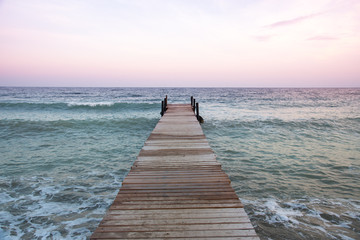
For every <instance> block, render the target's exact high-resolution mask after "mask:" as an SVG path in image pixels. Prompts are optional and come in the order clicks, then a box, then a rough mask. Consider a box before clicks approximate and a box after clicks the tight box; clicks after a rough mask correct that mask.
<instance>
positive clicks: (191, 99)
mask: <svg viewBox="0 0 360 240" xmlns="http://www.w3.org/2000/svg"><path fill="white" fill-rule="evenodd" d="M193 100H194V97H193V96H191V97H190V102H191V108H193Z"/></svg>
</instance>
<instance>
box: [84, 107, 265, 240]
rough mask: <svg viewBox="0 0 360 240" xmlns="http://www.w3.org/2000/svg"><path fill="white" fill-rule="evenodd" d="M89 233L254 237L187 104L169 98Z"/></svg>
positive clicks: (109, 236)
mask: <svg viewBox="0 0 360 240" xmlns="http://www.w3.org/2000/svg"><path fill="white" fill-rule="evenodd" d="M90 239H93V240H94V239H246V240H255V239H256V240H258V239H259V238H258V237H257V235H256V233H255V231H254V229H253V227H252V225H251V223H250V220H249V218H248V216H247V214H246V213H245V211H244V209H243V205H242V204H241V202H240V200H239V198H238V197H237V195H236V194H235V192H234V190H233V189H232V187H231V186H230V180H229V177H228V175H227V174H226V173H225V172H223V171H222V170H221V165H220V163H219V162H218V161H217V160H216V156H215V154H214V152H213V151H212V149H211V148H210V146H209V144H208V142H207V140H206V138H205V136H204V134H203V132H202V129H201V126H200V125H199V123H198V121H197V120H196V118H195V116H194V112H193V111H192V109H191V106H190V105H181V104H175V105H174V104H169V105H168V110H167V111H166V113H165V114H164V116H163V117H162V118H161V119H160V121H159V123H158V124H157V125H156V127H155V128H154V130H153V132H152V134H151V135H150V136H149V138H148V139H147V141H146V142H145V144H144V147H143V148H142V150H141V151H140V153H139V155H138V157H137V159H136V161H135V162H134V164H133V166H132V167H131V170H130V172H129V173H128V174H127V176H126V177H125V179H124V180H123V183H122V187H121V189H120V190H119V193H118V194H117V196H116V198H115V200H114V202H113V204H112V205H111V206H110V208H109V210H108V212H107V213H106V215H105V216H104V218H103V220H102V221H101V223H100V225H99V227H98V228H97V229H96V230H95V232H94V233H93V235H92V236H91V238H90Z"/></svg>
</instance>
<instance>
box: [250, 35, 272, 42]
mask: <svg viewBox="0 0 360 240" xmlns="http://www.w3.org/2000/svg"><path fill="white" fill-rule="evenodd" d="M272 37H273V35H259V36H254V37H253V38H254V39H255V40H257V41H259V42H267V41H270V40H271V38H272Z"/></svg>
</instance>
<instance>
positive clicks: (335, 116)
mask: <svg viewBox="0 0 360 240" xmlns="http://www.w3.org/2000/svg"><path fill="white" fill-rule="evenodd" d="M165 95H168V97H169V103H190V96H191V95H193V96H194V97H195V98H196V100H197V101H198V102H200V113H201V114H200V115H201V116H202V117H203V118H204V120H205V122H204V124H202V128H203V131H204V133H205V135H206V137H207V139H208V141H209V143H210V146H211V147H212V149H213V150H214V151H215V153H216V155H217V159H218V161H220V162H221V164H222V167H223V169H224V170H225V172H226V173H227V174H228V175H229V177H230V179H231V181H232V186H233V188H234V189H235V191H236V192H237V194H238V196H239V198H240V199H241V201H242V202H243V203H244V205H245V210H246V212H247V213H248V214H249V217H250V219H251V222H252V223H253V225H254V226H255V229H256V231H257V233H258V235H259V236H260V237H261V239H274V240H275V239H344V240H349V239H360V185H359V182H360V88H354V89H345V88H344V89H335V88H334V89H285V88H284V89H275V88H270V89H266V88H264V89H260V88H254V89H248V88H20V87H18V88H11V87H0V156H1V158H0V164H1V168H0V190H1V191H0V226H1V228H0V239H87V238H88V237H89V236H90V235H91V233H92V231H94V230H95V228H96V227H97V225H98V224H99V222H100V221H101V219H102V217H103V215H104V214H105V212H106V210H107V208H108V207H109V206H110V204H111V203H112V201H113V200H114V198H115V196H116V194H117V191H118V190H119V188H120V187H121V182H122V179H123V178H124V177H125V176H126V174H127V172H128V171H129V169H130V167H131V165H132V164H133V162H134V161H135V159H136V156H137V155H138V153H139V151H140V149H141V148H142V146H143V144H144V142H145V140H146V139H147V137H148V136H149V135H150V133H151V132H152V130H153V128H154V127H155V125H156V123H157V122H158V120H159V119H160V114H159V113H160V103H161V99H162V98H163V97H164V96H165Z"/></svg>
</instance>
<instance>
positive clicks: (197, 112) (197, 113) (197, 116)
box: [196, 103, 199, 120]
mask: <svg viewBox="0 0 360 240" xmlns="http://www.w3.org/2000/svg"><path fill="white" fill-rule="evenodd" d="M196 119H197V120H199V103H196Z"/></svg>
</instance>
